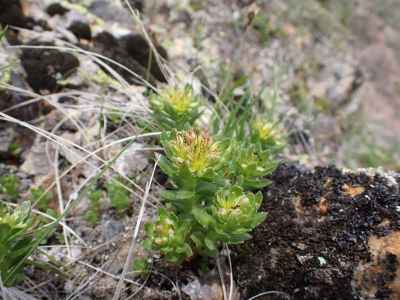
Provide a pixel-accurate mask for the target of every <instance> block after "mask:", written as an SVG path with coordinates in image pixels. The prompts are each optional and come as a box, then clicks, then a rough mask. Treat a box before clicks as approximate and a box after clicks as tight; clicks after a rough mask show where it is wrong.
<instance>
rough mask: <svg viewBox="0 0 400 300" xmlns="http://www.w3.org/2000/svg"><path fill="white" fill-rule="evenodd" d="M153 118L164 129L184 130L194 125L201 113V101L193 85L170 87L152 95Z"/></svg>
mask: <svg viewBox="0 0 400 300" xmlns="http://www.w3.org/2000/svg"><path fill="white" fill-rule="evenodd" d="M150 107H151V109H152V112H153V119H154V121H155V122H156V123H157V125H158V126H159V127H160V128H161V129H164V130H172V129H177V130H183V129H187V128H190V127H191V126H193V124H194V122H195V121H196V120H197V119H198V118H199V117H200V115H201V113H202V112H201V110H200V107H201V102H200V99H199V97H198V96H196V95H194V93H193V90H192V88H191V87H189V86H186V87H185V88H183V89H179V88H174V87H169V88H165V89H164V90H161V91H160V92H159V93H157V94H153V95H151V96H150Z"/></svg>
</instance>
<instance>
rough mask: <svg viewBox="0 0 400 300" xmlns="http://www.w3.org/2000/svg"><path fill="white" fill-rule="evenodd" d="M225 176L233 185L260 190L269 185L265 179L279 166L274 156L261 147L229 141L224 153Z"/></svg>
mask: <svg viewBox="0 0 400 300" xmlns="http://www.w3.org/2000/svg"><path fill="white" fill-rule="evenodd" d="M224 152H225V155H224V160H225V164H226V171H225V174H226V175H228V177H229V178H230V179H231V182H232V183H233V184H236V185H239V186H242V187H243V188H245V189H250V190H253V189H260V188H263V187H265V186H267V185H268V183H269V181H268V180H267V179H265V178H264V177H265V176H266V175H268V174H270V173H271V172H272V171H273V170H274V169H275V168H276V165H277V162H276V160H275V159H274V155H272V154H271V153H270V152H269V151H267V150H263V149H262V148H261V146H260V145H255V144H249V143H240V142H236V141H229V144H228V146H227V148H226V150H225V151H224Z"/></svg>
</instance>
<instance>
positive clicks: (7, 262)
mask: <svg viewBox="0 0 400 300" xmlns="http://www.w3.org/2000/svg"><path fill="white" fill-rule="evenodd" d="M32 227H33V225H32V217H31V208H30V205H29V203H27V202H25V203H23V204H22V205H21V206H20V207H18V208H17V209H15V210H14V211H13V212H10V211H9V210H8V209H6V208H4V207H3V208H0V277H1V280H2V283H3V285H4V286H6V287H10V286H13V285H15V284H17V283H18V282H20V281H21V280H22V278H23V268H24V266H25V264H24V262H25V261H26V259H27V257H28V256H29V255H30V254H31V252H32V251H33V250H34V249H35V247H37V245H38V244H37V243H36V241H35V237H34V235H33V233H32V229H33V228H32Z"/></svg>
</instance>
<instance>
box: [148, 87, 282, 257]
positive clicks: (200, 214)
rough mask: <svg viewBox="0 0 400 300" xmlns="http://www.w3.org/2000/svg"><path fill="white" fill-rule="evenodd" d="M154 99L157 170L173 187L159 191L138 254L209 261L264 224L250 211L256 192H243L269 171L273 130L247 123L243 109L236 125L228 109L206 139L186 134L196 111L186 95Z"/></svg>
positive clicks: (199, 133) (201, 133)
mask: <svg viewBox="0 0 400 300" xmlns="http://www.w3.org/2000/svg"><path fill="white" fill-rule="evenodd" d="M155 97H156V98H153V99H152V100H151V104H152V108H153V116H154V121H155V122H160V120H163V121H165V118H166V116H168V122H165V123H164V126H161V127H162V128H164V129H166V131H165V132H163V133H162V135H161V139H160V141H161V145H162V146H163V148H164V153H165V155H164V156H162V157H161V158H160V160H159V166H160V168H161V170H162V171H163V172H164V173H165V174H166V175H168V177H169V179H170V181H171V182H172V183H173V186H174V187H175V188H174V189H169V190H164V191H163V192H162V197H163V198H164V200H165V208H162V209H160V210H159V212H158V216H157V218H156V220H155V221H154V222H151V223H147V224H146V234H147V239H146V240H145V242H144V245H145V247H146V248H147V249H149V250H154V251H158V252H159V253H160V254H161V255H162V257H164V258H165V259H166V260H168V261H170V262H173V263H181V262H182V261H184V260H185V259H189V258H190V257H192V256H194V255H196V254H200V255H207V256H214V255H216V254H217V253H218V251H219V249H220V247H221V246H222V244H223V243H227V244H236V243H241V242H243V241H245V240H246V239H248V238H249V237H250V234H249V233H250V232H251V231H252V230H253V229H254V228H255V227H256V226H257V225H258V224H260V223H261V222H263V221H264V219H265V217H266V215H265V213H262V212H259V211H258V209H259V207H260V205H261V202H262V195H261V193H260V192H258V193H256V194H254V193H253V192H251V191H252V190H257V189H260V188H262V187H264V186H266V185H267V184H268V181H267V180H266V179H265V178H264V177H265V176H266V175H268V174H269V173H271V172H272V171H273V170H274V168H275V166H276V161H275V157H276V154H277V152H278V151H279V150H280V149H281V148H282V145H283V143H282V139H281V134H280V132H279V130H278V128H277V127H276V125H274V124H272V123H269V122H266V121H265V120H263V119H261V118H254V117H252V116H251V111H250V110H246V111H244V112H242V115H243V118H241V119H240V120H238V118H236V117H235V114H236V113H239V110H236V108H235V109H234V110H233V111H231V112H229V115H228V117H227V118H226V119H227V120H228V121H227V122H226V123H225V124H219V125H218V126H216V128H217V129H218V130H217V132H218V134H217V135H215V136H212V135H210V134H209V133H208V131H207V130H205V129H201V128H196V127H191V126H193V124H194V122H193V120H194V119H193V118H190V115H191V112H192V115H196V118H197V117H198V116H199V114H198V112H199V111H201V107H200V102H197V100H194V98H193V97H192V94H191V90H190V89H188V88H186V89H185V90H168V92H165V93H164V94H162V96H161V95H157V96H155ZM189 100H190V101H189ZM193 101H195V102H194V103H196V104H194V105H192V103H193ZM249 107H250V105H249ZM192 108H195V111H196V112H195V113H193V111H191V109H192ZM184 112H186V114H184ZM247 117H249V118H247ZM183 119H185V121H182V120H183ZM189 119H190V120H191V122H190V121H187V120H189ZM251 120H253V121H251ZM165 125H167V126H165ZM190 125H191V126H190ZM182 128H184V129H182Z"/></svg>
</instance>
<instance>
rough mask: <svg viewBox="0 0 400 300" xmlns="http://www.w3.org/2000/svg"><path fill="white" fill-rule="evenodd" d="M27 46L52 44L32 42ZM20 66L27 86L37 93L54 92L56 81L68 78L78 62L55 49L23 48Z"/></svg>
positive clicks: (57, 88)
mask: <svg viewBox="0 0 400 300" xmlns="http://www.w3.org/2000/svg"><path fill="white" fill-rule="evenodd" d="M28 45H29V46H43V47H51V46H54V45H53V44H52V43H42V42H38V41H32V42H30V43H29V44H28ZM21 64H22V66H23V67H24V69H25V72H26V74H27V81H28V83H29V85H30V86H31V87H32V88H33V89H34V90H35V91H37V92H40V91H45V90H46V91H48V92H56V91H57V90H59V88H60V87H59V85H58V84H57V80H58V79H63V78H66V77H68V75H70V74H71V73H72V72H73V71H75V70H76V68H78V67H79V60H78V59H77V58H76V57H75V56H74V55H72V54H70V53H66V52H61V51H58V50H56V49H33V48H25V49H23V50H22V54H21Z"/></svg>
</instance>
